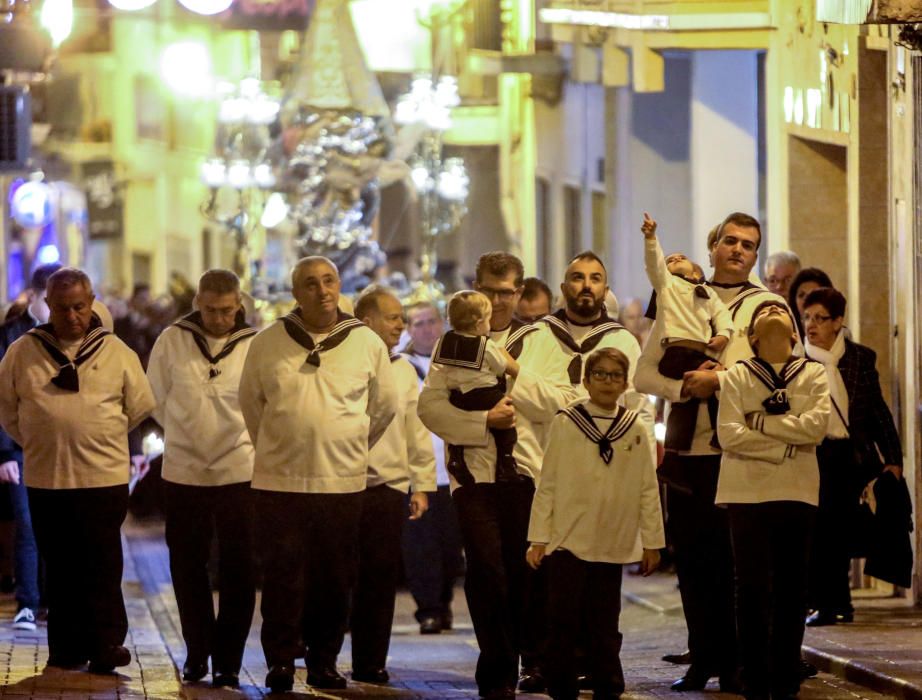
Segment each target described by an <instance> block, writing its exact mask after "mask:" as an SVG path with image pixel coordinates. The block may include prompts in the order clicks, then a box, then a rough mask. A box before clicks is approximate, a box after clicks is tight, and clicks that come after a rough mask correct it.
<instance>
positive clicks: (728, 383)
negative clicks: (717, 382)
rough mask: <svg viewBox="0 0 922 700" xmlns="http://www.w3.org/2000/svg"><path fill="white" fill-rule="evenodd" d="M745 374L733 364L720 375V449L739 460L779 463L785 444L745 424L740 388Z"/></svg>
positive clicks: (718, 413) (785, 449) (785, 448)
mask: <svg viewBox="0 0 922 700" xmlns="http://www.w3.org/2000/svg"><path fill="white" fill-rule="evenodd" d="M746 371H748V370H746V369H745V368H743V367H741V366H740V365H735V366H734V367H732V368H730V369H729V370H727V371H726V372H724V373H723V375H724V377H723V381H722V382H721V396H720V408H719V409H718V411H717V439H718V440H719V441H720V447H721V449H723V450H724V451H726V452H732V453H734V454H738V455H740V456H742V457H750V458H752V459H761V460H763V461H766V462H771V463H772V464H781V463H782V462H783V461H784V458H785V453H786V451H787V449H788V445H787V443H786V442H782V441H781V440H778V439H776V438H773V437H769V436H768V435H763V434H762V433H760V432H759V431H757V430H752V429H750V428H749V427H748V426H747V425H746V414H745V411H744V409H743V392H742V390H741V388H740V385H741V383H742V382H741V379H742V372H746Z"/></svg>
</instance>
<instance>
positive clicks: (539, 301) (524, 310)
mask: <svg viewBox="0 0 922 700" xmlns="http://www.w3.org/2000/svg"><path fill="white" fill-rule="evenodd" d="M552 303H553V294H552V293H551V288H550V287H548V286H547V283H545V281H544V280H542V279H540V278H538V277H526V278H525V282H524V286H523V288H522V296H521V298H520V299H519V303H518V305H517V306H516V309H515V315H516V318H518V319H519V320H520V321H522V322H523V323H531V322H532V321H537V320H538V319H539V318H543V317H544V316H547V315H548V314H549V313H551V304H552Z"/></svg>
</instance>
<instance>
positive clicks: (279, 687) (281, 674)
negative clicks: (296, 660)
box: [266, 664, 295, 693]
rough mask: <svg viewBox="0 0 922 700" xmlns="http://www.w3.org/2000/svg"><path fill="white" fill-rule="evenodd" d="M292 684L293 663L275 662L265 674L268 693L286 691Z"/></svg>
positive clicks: (293, 677) (293, 676) (293, 678)
mask: <svg viewBox="0 0 922 700" xmlns="http://www.w3.org/2000/svg"><path fill="white" fill-rule="evenodd" d="M294 685H295V667H294V665H289V664H276V665H274V666H273V667H272V668H270V669H269V673H267V674H266V687H267V688H268V689H269V692H270V693H287V692H288V691H289V690H291V689H292V688H293V687H294Z"/></svg>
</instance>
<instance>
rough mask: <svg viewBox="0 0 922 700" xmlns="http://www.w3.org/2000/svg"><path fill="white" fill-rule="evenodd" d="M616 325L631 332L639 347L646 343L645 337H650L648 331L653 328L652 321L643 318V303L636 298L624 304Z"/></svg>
mask: <svg viewBox="0 0 922 700" xmlns="http://www.w3.org/2000/svg"><path fill="white" fill-rule="evenodd" d="M609 315H611V314H610V313H609ZM618 323H620V324H621V325H622V326H624V327H625V328H627V329H628V330H629V331H630V332H631V334H632V335H633V336H634V337H635V338H636V339H637V342H638V343H640V347H643V346H644V343H646V342H647V336H649V335H650V329H651V328H652V327H653V321H652V319H649V318H647V317H646V316H644V306H643V302H642V301H641V300H640V299H638V298H636V297H631V298H629V299H627V301H625V302H624V306H622V307H621V313H619V314H618Z"/></svg>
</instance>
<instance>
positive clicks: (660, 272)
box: [643, 236, 672, 294]
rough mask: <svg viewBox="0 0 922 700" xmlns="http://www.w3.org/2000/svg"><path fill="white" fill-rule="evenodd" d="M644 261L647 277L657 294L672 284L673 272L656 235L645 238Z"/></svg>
mask: <svg viewBox="0 0 922 700" xmlns="http://www.w3.org/2000/svg"><path fill="white" fill-rule="evenodd" d="M643 263H644V268H645V269H646V271H647V278H648V279H649V280H650V284H652V285H653V289H654V290H656V293H657V294H659V293H660V292H661V291H662V290H663V289H665V288H666V287H668V286H669V285H670V284H672V279H671V278H672V274H671V273H670V272H669V268H668V267H666V258H665V256H664V255H663V249H662V248H661V247H660V244H659V239H657V237H656V236H653V237H652V238H644V242H643Z"/></svg>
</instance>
